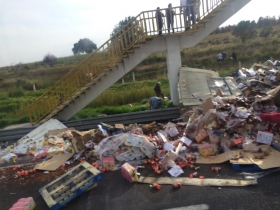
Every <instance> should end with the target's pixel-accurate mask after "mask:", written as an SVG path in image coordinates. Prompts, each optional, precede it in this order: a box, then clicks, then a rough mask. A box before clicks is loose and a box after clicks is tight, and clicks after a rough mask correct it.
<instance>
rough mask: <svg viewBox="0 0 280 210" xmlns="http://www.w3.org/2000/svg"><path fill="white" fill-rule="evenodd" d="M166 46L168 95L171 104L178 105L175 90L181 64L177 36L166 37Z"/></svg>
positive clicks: (176, 91)
mask: <svg viewBox="0 0 280 210" xmlns="http://www.w3.org/2000/svg"><path fill="white" fill-rule="evenodd" d="M166 47H167V53H166V61H167V71H168V80H169V86H170V96H171V100H172V102H173V104H174V105H178V104H179V94H178V90H177V83H178V81H179V69H180V67H181V66H182V61H181V53H180V39H179V36H171V37H166Z"/></svg>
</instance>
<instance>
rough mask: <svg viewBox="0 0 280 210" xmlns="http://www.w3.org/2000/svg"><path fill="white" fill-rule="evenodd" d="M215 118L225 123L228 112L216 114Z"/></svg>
mask: <svg viewBox="0 0 280 210" xmlns="http://www.w3.org/2000/svg"><path fill="white" fill-rule="evenodd" d="M216 116H217V117H218V118H219V119H222V120H223V121H227V118H228V116H229V115H228V112H216Z"/></svg>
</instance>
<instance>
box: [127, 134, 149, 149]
mask: <svg viewBox="0 0 280 210" xmlns="http://www.w3.org/2000/svg"><path fill="white" fill-rule="evenodd" d="M144 139H145V137H144V136H139V135H135V134H131V135H129V136H128V137H127V140H126V143H125V144H126V145H127V146H132V147H141V146H142V144H143V141H144Z"/></svg>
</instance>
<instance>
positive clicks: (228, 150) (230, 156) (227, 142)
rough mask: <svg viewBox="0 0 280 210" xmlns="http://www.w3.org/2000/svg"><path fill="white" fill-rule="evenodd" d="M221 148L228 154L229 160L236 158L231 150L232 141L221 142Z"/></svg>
mask: <svg viewBox="0 0 280 210" xmlns="http://www.w3.org/2000/svg"><path fill="white" fill-rule="evenodd" d="M221 147H222V149H223V150H224V152H225V153H226V156H227V158H228V159H229V160H231V159H233V158H234V156H233V154H232V152H231V150H230V149H229V148H230V141H229V140H223V141H221Z"/></svg>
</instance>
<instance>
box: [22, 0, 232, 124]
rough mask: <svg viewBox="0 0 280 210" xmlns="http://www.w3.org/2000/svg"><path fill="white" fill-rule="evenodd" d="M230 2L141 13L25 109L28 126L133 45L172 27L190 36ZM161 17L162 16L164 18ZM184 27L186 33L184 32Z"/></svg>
mask: <svg viewBox="0 0 280 210" xmlns="http://www.w3.org/2000/svg"><path fill="white" fill-rule="evenodd" d="M230 1H232V0H197V1H196V2H195V3H193V4H190V5H188V6H181V7H173V8H169V10H168V8H165V9H159V10H150V11H145V12H141V13H140V14H139V15H138V16H136V17H135V18H133V19H132V20H131V21H130V22H129V23H127V25H125V26H124V27H123V28H122V29H120V30H119V32H118V33H116V34H115V35H114V36H112V37H111V38H110V39H109V40H108V41H106V42H105V43H104V44H103V45H102V46H100V47H99V48H98V49H97V50H95V51H94V52H93V53H92V54H90V55H89V56H88V57H87V58H86V59H85V60H84V61H82V62H81V63H80V64H79V65H77V67H75V68H74V69H73V70H72V71H70V72H69V73H68V74H67V75H65V76H64V77H63V78H62V79H61V80H59V81H58V82H57V83H56V84H55V85H54V86H53V87H51V88H50V89H49V90H47V91H46V92H45V93H44V94H43V95H42V96H40V97H39V98H37V99H36V100H35V101H34V102H33V103H32V104H30V105H29V106H28V108H27V112H28V115H29V118H30V122H31V124H32V125H34V124H36V123H40V122H41V121H42V120H43V119H46V117H47V118H51V117H52V116H54V115H55V114H56V113H57V112H59V110H62V109H63V108H64V107H65V106H67V105H68V104H69V103H70V102H71V101H73V100H75V97H77V96H78V95H79V94H81V93H82V91H84V89H83V88H85V87H86V85H89V84H90V83H91V82H93V81H97V79H98V77H99V76H100V74H103V73H106V72H107V71H108V69H110V68H111V67H113V66H115V65H116V64H117V63H118V62H120V61H121V60H122V56H123V55H125V54H128V53H129V51H130V50H131V49H133V47H134V46H135V45H140V44H141V43H142V42H145V40H146V39H148V38H154V37H156V36H158V34H160V33H163V34H164V35H166V33H168V28H170V30H172V29H173V28H174V32H175V34H176V33H177V34H178V33H188V32H191V33H194V32H195V31H196V30H197V29H198V28H199V27H202V26H203V23H205V22H207V20H209V18H211V13H213V11H215V9H216V8H218V7H219V6H220V5H221V4H224V3H228V2H230ZM196 8H198V9H196ZM164 13H165V14H164ZM161 14H164V17H163V15H161ZM190 14H193V15H192V16H190ZM214 15H215V14H214ZM207 17H209V18H207ZM188 28H189V31H186V29H188ZM167 35H168V34H167ZM172 35H173V34H170V36H172Z"/></svg>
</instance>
